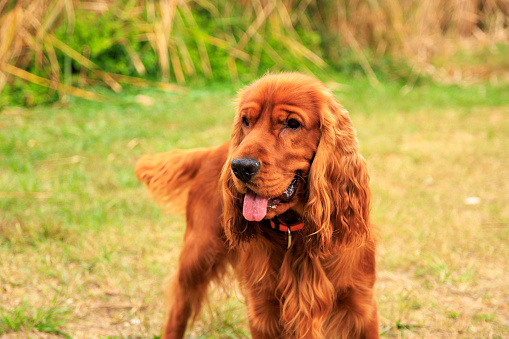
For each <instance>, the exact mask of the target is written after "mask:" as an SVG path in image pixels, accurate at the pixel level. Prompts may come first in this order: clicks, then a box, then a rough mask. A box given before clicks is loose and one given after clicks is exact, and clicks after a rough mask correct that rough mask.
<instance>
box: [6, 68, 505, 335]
mask: <svg viewBox="0 0 509 339" xmlns="http://www.w3.org/2000/svg"><path fill="white" fill-rule="evenodd" d="M324 80H325V81H326V82H327V83H328V85H329V86H330V87H331V88H334V89H335V90H336V94H337V97H338V98H339V99H340V101H341V102H342V103H343V104H344V106H345V107H346V108H347V109H349V111H350V112H351V116H352V119H353V121H354V124H355V126H356V128H357V130H358V137H359V141H360V144H361V149H362V153H363V154H364V155H365V157H366V159H367V161H368V164H369V167H370V173H371V177H372V188H373V191H374V195H375V200H374V203H373V207H372V215H373V220H374V222H375V223H376V224H377V225H378V227H379V238H380V245H379V251H378V283H377V295H378V303H379V311H380V331H381V333H382V335H383V336H386V337H395V338H414V337H415V338H433V337H458V338H488V337H492V338H497V337H498V338H503V337H506V336H508V335H509V332H508V330H507V329H508V323H507V319H509V308H508V306H507V305H508V304H509V303H508V302H509V300H508V299H507V293H506V291H507V286H508V285H509V280H508V277H509V270H508V268H507V262H508V260H509V246H508V240H507V239H508V238H509V195H508V194H507V192H509V181H508V180H507V178H508V177H509V158H508V156H507V149H509V119H508V118H507V117H508V116H509V97H508V96H507V95H506V94H504V93H507V91H508V89H509V88H508V87H502V86H500V87H495V86H492V85H489V84H485V85H480V86H476V87H465V88H462V87H458V86H452V87H448V86H438V85H427V86H420V85H418V84H416V85H415V86H413V87H411V86H410V87H408V88H407V87H404V84H396V83H385V84H383V85H382V86H380V88H378V89H373V88H372V87H370V86H369V84H368V82H367V81H366V80H362V79H348V80H345V79H342V78H340V77H335V76H332V77H330V78H328V79H324ZM234 93H235V91H234V90H233V89H232V88H231V86H229V85H218V86H215V87H206V88H195V89H189V90H187V91H185V92H175V93H171V92H170V93H167V92H160V91H156V90H148V89H147V90H144V91H143V92H136V93H135V92H130V91H129V90H127V91H124V93H122V94H118V95H116V97H113V98H111V100H109V101H107V102H104V103H96V102H88V101H85V100H81V99H74V100H71V103H70V105H69V106H60V107H59V106H47V107H37V108H34V109H21V108H10V109H6V110H4V111H2V112H0V173H1V175H0V257H1V258H2V260H1V261H0V305H1V306H0V335H4V336H5V337H7V338H10V337H14V338H17V337H23V336H42V335H43V334H44V335H45V336H49V337H51V336H55V337H62V336H64V337H65V336H70V337H73V338H80V337H96V338H126V337H136V338H156V337H157V336H158V335H159V333H160V329H161V324H162V323H163V321H164V316H165V314H164V313H165V311H164V302H163V299H164V298H163V286H164V284H165V281H166V278H167V277H168V275H169V274H171V272H173V270H174V269H175V265H176V262H177V258H178V253H179V249H180V243H181V239H182V236H183V231H184V222H183V219H182V218H181V217H179V216H171V215H167V214H165V213H164V212H162V211H160V209H159V208H158V207H157V206H155V205H154V204H153V203H152V201H151V200H150V198H149V197H148V194H147V193H146V192H145V189H144V188H143V187H142V186H141V185H140V184H139V183H138V182H137V180H136V178H135V177H134V173H133V167H134V163H135V161H136V159H137V158H139V157H140V156H141V155H142V154H145V153H154V152H161V151H165V150H169V149H173V148H192V147H200V146H208V145H216V144H219V143H221V142H223V141H226V140H227V139H228V137H229V133H230V126H231V119H232V117H233V104H232V101H233V98H234ZM140 95H144V96H148V97H151V98H152V99H153V101H152V102H153V104H152V105H148V106H145V105H143V104H140V103H139V102H141V103H143V102H148V103H150V100H149V101H147V100H144V99H143V98H145V99H146V97H140ZM469 197H478V198H480V203H479V204H473V205H471V204H466V200H465V199H466V198H469ZM213 290H214V293H212V295H211V298H210V303H209V305H208V306H206V307H205V308H204V312H203V314H202V316H201V317H200V318H199V319H198V321H197V323H196V324H195V325H194V326H193V327H192V328H190V330H189V333H188V335H189V336H190V337H191V338H225V337H226V338H239V337H248V336H249V335H248V327H247V322H246V318H245V311H244V310H245V308H244V305H243V303H242V300H241V298H239V297H238V295H237V292H236V291H235V288H234V287H232V286H229V284H226V286H223V287H217V288H216V287H214V288H213Z"/></svg>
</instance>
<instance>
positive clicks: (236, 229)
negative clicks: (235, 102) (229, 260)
mask: <svg viewBox="0 0 509 339" xmlns="http://www.w3.org/2000/svg"><path fill="white" fill-rule="evenodd" d="M241 96H242V93H241ZM243 138H244V132H243V131H242V128H241V119H240V115H239V113H238V112H237V114H236V116H235V118H234V120H233V130H232V135H231V138H230V148H229V151H228V159H227V160H226V162H225V164H224V166H223V170H222V172H221V179H220V180H221V191H222V195H223V225H224V230H225V235H226V238H227V239H228V241H229V243H230V246H232V247H234V246H237V245H238V244H240V243H241V242H243V241H247V240H249V239H250V238H251V237H253V236H254V235H255V232H256V231H255V230H256V227H252V226H253V225H250V222H248V221H247V220H246V219H245V218H244V216H243V215H242V204H243V197H242V194H240V193H239V192H238V191H237V190H236V189H235V185H234V183H233V179H232V171H231V168H230V163H231V161H232V154H233V152H234V151H235V149H236V148H237V147H238V146H239V144H240V143H241V141H242V139H243Z"/></svg>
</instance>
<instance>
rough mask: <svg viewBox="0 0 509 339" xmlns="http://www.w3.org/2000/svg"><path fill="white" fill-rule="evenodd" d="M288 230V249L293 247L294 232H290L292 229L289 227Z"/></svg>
mask: <svg viewBox="0 0 509 339" xmlns="http://www.w3.org/2000/svg"><path fill="white" fill-rule="evenodd" d="M287 229H288V247H287V248H290V246H292V231H290V227H288V228H287Z"/></svg>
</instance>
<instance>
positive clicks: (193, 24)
mask: <svg viewBox="0 0 509 339" xmlns="http://www.w3.org/2000/svg"><path fill="white" fill-rule="evenodd" d="M508 23H509V0H430V1H420V0H406V1H397V0H340V1H333V0H321V1H318V0H301V1H297V0H243V1H228V0H159V1H157V0H96V1H76V0H74V1H73V0H19V1H15V0H0V108H1V107H4V106H6V105H24V106H33V105H36V104H40V103H46V102H55V101H58V100H61V99H65V98H67V95H69V94H71V95H74V96H79V97H84V98H87V99H96V100H101V99H104V97H103V95H101V94H100V93H103V94H105V93H106V94H107V93H108V92H107V91H104V90H102V89H103V88H104V87H106V88H109V89H111V90H113V91H115V92H120V91H122V89H123V88H124V87H125V86H133V85H134V86H151V87H157V88H162V89H172V88H173V87H174V86H175V85H169V84H172V83H173V84H179V85H183V84H188V85H201V84H204V83H207V82H211V81H231V82H232V83H233V85H234V86H239V85H240V84H241V83H243V82H246V81H250V80H252V79H254V78H256V77H258V76H260V75H261V74H263V73H265V72H266V71H267V70H271V71H279V70H300V71H303V72H307V73H314V74H327V73H328V72H331V71H334V72H341V73H344V74H345V75H347V76H367V77H368V78H369V81H370V83H371V84H372V85H373V86H376V85H377V84H378V83H379V81H380V80H388V81H401V82H404V83H406V84H408V85H410V86H413V85H415V84H416V82H419V81H422V80H424V79H428V80H429V79H431V80H432V81H440V82H447V83H461V84H465V83H466V84H469V83H473V82H479V81H487V80H488V81H490V82H495V83H498V82H507V80H508V79H509V58H508V57H507V55H508V54H509V47H508V42H509V28H508Z"/></svg>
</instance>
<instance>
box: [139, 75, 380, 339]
mask: <svg viewBox="0 0 509 339" xmlns="http://www.w3.org/2000/svg"><path fill="white" fill-rule="evenodd" d="M136 175H137V177H138V178H139V180H140V181H142V182H143V183H145V184H146V185H147V187H148V190H149V191H150V192H151V193H152V196H153V198H155V200H156V201H158V202H160V203H163V204H173V205H175V207H176V208H177V209H178V208H180V209H183V210H185V215H186V222H187V227H186V231H185V236H184V244H183V248H182V251H181V253H180V259H179V262H178V269H177V272H176V274H175V277H174V279H173V283H172V284H171V286H170V287H169V290H170V291H171V293H172V294H173V298H172V302H171V305H170V307H169V313H168V317H167V321H166V325H165V330H164V335H163V338H165V339H169V338H182V337H183V336H184V334H185V331H186V327H187V325H188V322H189V321H190V320H191V319H194V318H195V317H196V316H197V315H198V313H199V311H200V308H201V305H202V303H203V300H204V298H205V297H206V293H207V287H208V286H209V284H210V282H211V281H213V280H217V279H221V278H223V277H224V274H225V272H226V271H227V270H228V267H229V266H231V267H232V268H233V272H234V274H235V277H236V279H238V281H239V285H240V289H241V291H242V293H243V295H244V297H245V303H246V307H247V317H248V320H249V328H250V332H251V336H252V338H255V339H256V338H270V339H274V338H327V339H328V338H378V337H379V334H378V312H377V304H376V300H375V297H374V291H373V288H374V284H375V279H376V276H375V275H376V273H375V272H376V271H375V247H376V239H375V235H374V233H375V232H374V226H373V225H372V224H371V222H370V216H369V212H370V211H369V207H370V201H371V190H370V188H369V175H368V171H367V166H366V162H365V160H364V159H363V157H362V156H361V154H360V153H359V147H358V141H357V138H356V133H355V130H354V128H353V126H352V122H351V120H350V117H349V114H348V112H347V111H346V110H345V109H344V108H343V107H342V106H341V105H340V104H339V102H338V101H337V100H336V99H335V97H334V95H333V94H332V92H331V91H330V90H329V89H328V88H327V87H326V86H325V85H324V84H323V83H322V82H320V81H319V80H317V79H316V78H314V77H311V76H308V75H304V74H300V73H281V74H267V75H265V76H263V77H262V78H260V79H258V80H257V81H255V82H253V83H252V84H251V85H249V86H247V87H246V88H244V89H243V90H241V91H240V92H239V96H238V102H237V109H236V115H235V118H234V121H233V130H232V133H231V138H230V140H229V141H228V142H226V143H224V144H222V145H220V146H218V147H211V148H201V149H192V150H174V151H170V152H166V153H159V154H155V155H145V156H143V157H142V158H141V159H140V160H139V161H138V163H137V165H136Z"/></svg>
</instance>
